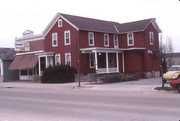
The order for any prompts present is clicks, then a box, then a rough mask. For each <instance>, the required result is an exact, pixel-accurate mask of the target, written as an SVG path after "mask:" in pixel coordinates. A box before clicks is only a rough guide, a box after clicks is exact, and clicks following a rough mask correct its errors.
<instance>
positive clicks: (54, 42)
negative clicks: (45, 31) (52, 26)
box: [52, 33, 58, 47]
mask: <svg viewBox="0 0 180 121" xmlns="http://www.w3.org/2000/svg"><path fill="white" fill-rule="evenodd" d="M52 46H53V47H56V46H58V34H57V33H52Z"/></svg>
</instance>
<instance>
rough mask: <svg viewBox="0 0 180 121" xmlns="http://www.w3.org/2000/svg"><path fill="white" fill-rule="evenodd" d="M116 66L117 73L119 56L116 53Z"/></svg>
mask: <svg viewBox="0 0 180 121" xmlns="http://www.w3.org/2000/svg"><path fill="white" fill-rule="evenodd" d="M116 65H117V72H119V55H118V52H116Z"/></svg>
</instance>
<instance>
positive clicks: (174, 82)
mask: <svg viewBox="0 0 180 121" xmlns="http://www.w3.org/2000/svg"><path fill="white" fill-rule="evenodd" d="M170 85H171V87H173V88H175V89H177V90H178V92H179V93H180V79H176V80H172V81H170Z"/></svg>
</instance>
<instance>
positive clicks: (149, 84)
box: [0, 78, 161, 91]
mask: <svg viewBox="0 0 180 121" xmlns="http://www.w3.org/2000/svg"><path fill="white" fill-rule="evenodd" d="M160 86H161V78H150V79H140V80H138V81H129V82H121V83H111V84H95V83H90V82H81V87H80V88H79V87H78V82H73V83H64V84H42V83H28V82H1V83H0V88H29V89H33V88H35V89H56V90H64V89H88V90H102V91H103V90H104V91H152V90H153V89H154V88H155V87H160Z"/></svg>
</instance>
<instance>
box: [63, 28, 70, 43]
mask: <svg viewBox="0 0 180 121" xmlns="http://www.w3.org/2000/svg"><path fill="white" fill-rule="evenodd" d="M64 43H65V45H70V44H71V35H70V30H67V31H64Z"/></svg>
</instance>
